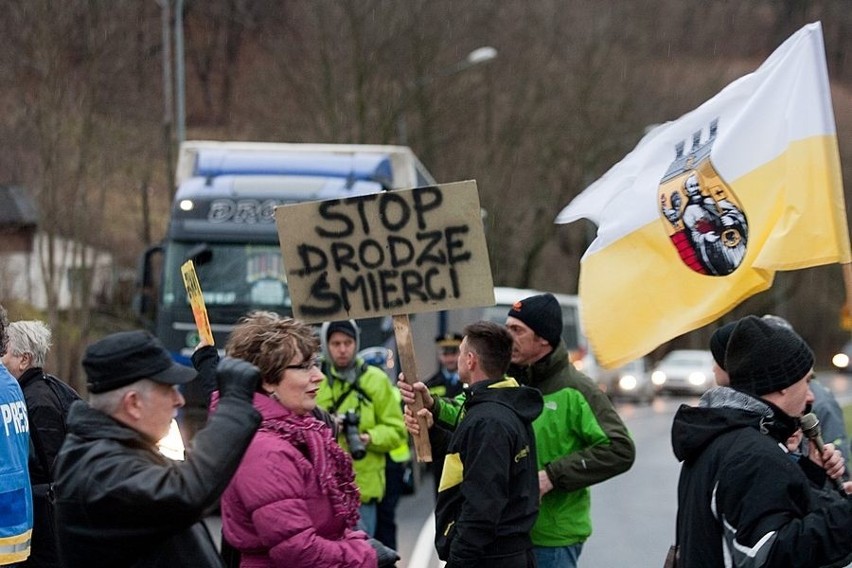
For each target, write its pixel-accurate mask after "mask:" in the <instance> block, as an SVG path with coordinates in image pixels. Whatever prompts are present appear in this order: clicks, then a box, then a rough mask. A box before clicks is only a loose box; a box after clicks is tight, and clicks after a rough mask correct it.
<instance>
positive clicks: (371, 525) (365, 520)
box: [360, 499, 378, 536]
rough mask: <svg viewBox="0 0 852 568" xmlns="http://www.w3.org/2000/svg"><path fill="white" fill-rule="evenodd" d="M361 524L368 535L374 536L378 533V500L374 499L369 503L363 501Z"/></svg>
mask: <svg viewBox="0 0 852 568" xmlns="http://www.w3.org/2000/svg"><path fill="white" fill-rule="evenodd" d="M360 512H361V525H362V528H363V530H364V532H366V533H367V534H368V535H370V536H373V535H375V534H376V521H377V516H378V509H377V507H376V500H375V499H373V500H371V501H370V502H369V503H361V509H360Z"/></svg>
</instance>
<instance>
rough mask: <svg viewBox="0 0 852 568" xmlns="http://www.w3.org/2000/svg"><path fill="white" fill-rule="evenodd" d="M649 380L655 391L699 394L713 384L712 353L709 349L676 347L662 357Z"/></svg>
mask: <svg viewBox="0 0 852 568" xmlns="http://www.w3.org/2000/svg"><path fill="white" fill-rule="evenodd" d="M651 382H653V383H654V387H655V388H656V390H657V392H658V393H659V392H670V393H679V394H694V395H700V394H702V393H704V391H706V390H707V389H709V388H710V387H713V386H715V384H716V383H715V381H714V379H713V354H712V353H710V351H709V350H701V349H677V350H675V351H672V352H670V353H668V354H667V355H666V356H665V357H663V358H662V359H661V360H660V362H659V363H657V366H656V367H654V372H653V373H651Z"/></svg>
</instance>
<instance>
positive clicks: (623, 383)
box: [618, 375, 638, 391]
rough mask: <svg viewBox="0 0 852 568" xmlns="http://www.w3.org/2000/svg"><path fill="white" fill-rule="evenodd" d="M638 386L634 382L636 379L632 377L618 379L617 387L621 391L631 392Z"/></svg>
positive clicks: (626, 376)
mask: <svg viewBox="0 0 852 568" xmlns="http://www.w3.org/2000/svg"><path fill="white" fill-rule="evenodd" d="M637 385H638V382H637V381H636V377H634V376H633V375H624V376H623V377H621V378H620V379H618V387H619V388H620V389H621V390H623V391H632V390H634V389H635V388H636V387H637Z"/></svg>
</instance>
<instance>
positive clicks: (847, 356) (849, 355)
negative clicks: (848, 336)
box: [831, 341, 852, 373]
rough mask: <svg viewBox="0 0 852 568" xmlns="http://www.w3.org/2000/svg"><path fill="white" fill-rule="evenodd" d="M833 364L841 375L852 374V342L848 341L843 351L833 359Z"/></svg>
mask: <svg viewBox="0 0 852 568" xmlns="http://www.w3.org/2000/svg"><path fill="white" fill-rule="evenodd" d="M831 364H832V365H834V368H835V369H837V370H838V371H840V372H841V373H852V341H847V342H846V345H844V346H843V349H841V350H840V351H839V352H838V353H836V354H835V355H834V357H832V358H831Z"/></svg>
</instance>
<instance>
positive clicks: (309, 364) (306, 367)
mask: <svg viewBox="0 0 852 568" xmlns="http://www.w3.org/2000/svg"><path fill="white" fill-rule="evenodd" d="M314 367H319V361H318V360H317V358H316V357H311V358H310V359H306V360H305V361H302V362H301V363H297V364H295V365H286V366H285V367H284V368H285V369H299V370H301V371H310V370H311V369H313V368H314Z"/></svg>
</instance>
